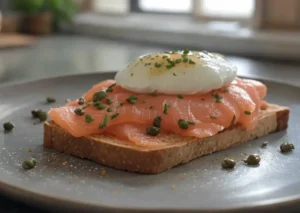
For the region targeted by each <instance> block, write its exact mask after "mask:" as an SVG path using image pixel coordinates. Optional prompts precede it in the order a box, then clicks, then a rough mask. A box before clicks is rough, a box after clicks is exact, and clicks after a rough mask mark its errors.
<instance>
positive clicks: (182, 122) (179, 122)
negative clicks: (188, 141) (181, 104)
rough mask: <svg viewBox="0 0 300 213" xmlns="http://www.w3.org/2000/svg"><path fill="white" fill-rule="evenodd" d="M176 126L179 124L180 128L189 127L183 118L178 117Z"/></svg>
mask: <svg viewBox="0 0 300 213" xmlns="http://www.w3.org/2000/svg"><path fill="white" fill-rule="evenodd" d="M178 126H179V127H180V128H181V129H188V128H189V124H188V122H186V121H185V120H183V119H179V120H178Z"/></svg>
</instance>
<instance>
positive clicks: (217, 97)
mask: <svg viewBox="0 0 300 213" xmlns="http://www.w3.org/2000/svg"><path fill="white" fill-rule="evenodd" d="M212 97H214V98H215V99H216V102H217V103H221V102H222V99H223V98H222V96H220V95H219V94H218V93H214V94H212Z"/></svg>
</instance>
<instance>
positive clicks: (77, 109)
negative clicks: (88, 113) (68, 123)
mask: <svg viewBox="0 0 300 213" xmlns="http://www.w3.org/2000/svg"><path fill="white" fill-rule="evenodd" d="M74 113H75V114H76V115H84V111H83V109H81V108H76V109H75V110H74Z"/></svg>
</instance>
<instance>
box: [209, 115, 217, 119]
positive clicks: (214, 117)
mask: <svg viewBox="0 0 300 213" xmlns="http://www.w3.org/2000/svg"><path fill="white" fill-rule="evenodd" d="M209 117H210V118H211V119H217V116H214V115H211V116H209Z"/></svg>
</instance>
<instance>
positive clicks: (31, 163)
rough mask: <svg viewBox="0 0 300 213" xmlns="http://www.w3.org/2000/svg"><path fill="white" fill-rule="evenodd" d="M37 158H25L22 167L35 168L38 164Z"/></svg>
mask: <svg viewBox="0 0 300 213" xmlns="http://www.w3.org/2000/svg"><path fill="white" fill-rule="evenodd" d="M36 163H37V162H36V159H34V158H30V159H28V160H24V162H23V164H22V167H23V168H24V169H33V168H34V167H35V166H36Z"/></svg>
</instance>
